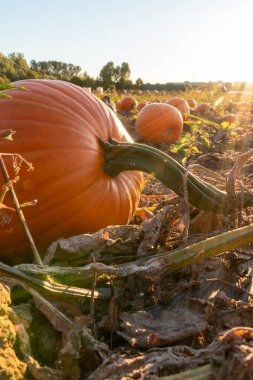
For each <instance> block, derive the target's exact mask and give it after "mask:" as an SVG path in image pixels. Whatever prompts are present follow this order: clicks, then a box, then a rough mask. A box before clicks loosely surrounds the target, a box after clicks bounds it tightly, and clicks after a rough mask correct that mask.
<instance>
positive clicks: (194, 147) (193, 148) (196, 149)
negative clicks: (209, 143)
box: [192, 146, 201, 153]
mask: <svg viewBox="0 0 253 380" xmlns="http://www.w3.org/2000/svg"><path fill="white" fill-rule="evenodd" d="M192 151H193V152H195V153H201V152H200V150H198V148H197V147H196V146H193V147H192Z"/></svg>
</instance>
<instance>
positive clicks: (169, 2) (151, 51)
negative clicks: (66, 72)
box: [0, 0, 253, 83]
mask: <svg viewBox="0 0 253 380" xmlns="http://www.w3.org/2000/svg"><path fill="white" fill-rule="evenodd" d="M252 20H253V0H238V1H237V0H127V1H122V0H89V1H88V0H43V1H42V0H7V1H4V0H2V1H1V44H0V52H1V53H3V54H5V55H8V54H9V53H11V52H21V53H23V54H24V56H25V58H26V60H27V61H28V62H30V60H31V59H35V60H36V61H40V60H57V61H63V62H66V63H73V64H75V65H79V66H81V68H82V69H83V71H86V72H87V73H88V74H89V75H90V76H92V77H94V78H96V77H97V76H98V75H99V72H100V70H101V68H102V67H103V66H104V65H105V64H106V63H107V62H108V61H113V62H114V64H115V65H120V64H121V63H122V62H128V63H129V65H130V69H131V76H130V79H132V80H133V81H134V80H136V79H137V78H141V79H142V80H143V81H144V82H151V83H156V82H160V83H166V82H176V81H187V80H189V81H217V80H224V81H253V48H252V37H253V21H252Z"/></svg>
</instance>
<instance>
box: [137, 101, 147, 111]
mask: <svg viewBox="0 0 253 380" xmlns="http://www.w3.org/2000/svg"><path fill="white" fill-rule="evenodd" d="M147 104H148V102H140V103H138V104H137V107H136V108H137V110H138V111H140V110H142V108H143V107H145V106H146V105H147Z"/></svg>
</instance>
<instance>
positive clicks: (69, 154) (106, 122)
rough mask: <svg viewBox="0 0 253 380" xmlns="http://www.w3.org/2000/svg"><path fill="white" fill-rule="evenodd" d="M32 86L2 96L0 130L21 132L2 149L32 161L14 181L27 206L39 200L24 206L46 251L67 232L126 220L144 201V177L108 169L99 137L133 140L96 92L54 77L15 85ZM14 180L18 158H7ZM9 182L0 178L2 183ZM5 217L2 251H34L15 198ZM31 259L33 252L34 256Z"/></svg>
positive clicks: (0, 218) (0, 228)
mask: <svg viewBox="0 0 253 380" xmlns="http://www.w3.org/2000/svg"><path fill="white" fill-rule="evenodd" d="M15 84H16V85H22V86H25V87H26V88H27V89H28V90H29V92H28V91H22V90H10V91H9V92H8V91H6V93H7V92H8V93H9V94H11V96H12V99H0V113H1V118H0V130H1V129H5V130H6V129H12V130H13V131H15V134H14V136H13V141H6V140H2V139H1V140H0V152H1V153H3V152H6V153H10V152H12V153H13V152H14V153H18V154H20V155H22V157H23V158H24V159H26V160H27V161H29V162H31V163H32V164H33V166H34V171H32V172H28V171H27V170H26V168H25V165H22V167H21V170H20V172H19V177H20V178H19V180H18V182H17V183H16V184H15V185H14V189H15V191H16V195H17V197H18V200H19V202H20V204H22V203H24V202H27V201H31V200H33V199H37V200H38V204H37V205H36V206H34V207H27V208H25V209H24V210H23V212H24V215H25V218H26V221H27V224H28V227H29V229H30V231H31V234H32V236H33V238H34V241H35V244H36V246H37V248H38V249H39V250H41V249H44V248H46V247H47V246H48V245H49V244H50V243H51V242H53V241H55V240H56V239H59V238H61V237H69V236H73V235H77V234H82V233H87V232H93V231H96V230H98V229H100V228H103V227H105V226H108V225H117V224H126V223H128V222H129V220H130V219H131V218H132V216H133V214H134V212H135V209H136V207H137V205H138V201H139V197H140V192H141V187H142V174H141V173H140V172H136V171H133V172H132V171H127V172H124V173H120V174H119V175H118V176H116V177H115V178H112V177H111V176H109V175H108V174H106V173H104V171H103V166H104V154H103V148H102V146H101V145H100V144H99V142H98V139H97V137H100V138H101V139H103V140H105V141H107V140H108V139H109V137H112V138H114V139H116V140H119V141H123V142H132V139H131V137H130V136H129V135H128V133H127V132H126V130H125V129H124V127H123V125H122V124H121V122H120V121H119V119H118V118H117V116H116V115H115V114H114V113H113V112H112V111H111V110H110V109H109V108H108V107H107V106H106V105H105V104H104V103H103V102H102V101H101V100H99V99H98V98H96V97H95V96H94V95H92V94H90V93H88V92H87V91H83V90H82V89H81V88H80V87H78V86H75V85H73V84H71V83H67V82H63V81H56V80H55V81H54V80H39V79H38V80H36V79H33V80H23V81H18V82H15ZM4 162H5V165H6V167H7V169H8V172H9V175H10V177H11V178H13V177H14V174H13V169H12V160H11V159H10V158H9V159H8V158H7V157H6V156H4ZM3 184H4V181H3V179H2V178H1V176H0V188H2V186H3ZM4 204H5V205H6V206H7V208H4V209H2V210H1V214H0V256H1V257H11V256H13V257H17V256H20V257H21V256H22V257H27V256H29V255H31V253H30V252H31V250H30V248H29V245H28V242H27V238H26V236H25V234H24V232H23V229H22V226H21V223H20V222H19V220H18V218H17V216H16V215H15V213H14V214H13V211H8V207H12V208H13V207H14V206H13V204H12V201H11V199H10V195H9V194H7V196H6V197H5V199H4ZM30 257H31V256H30Z"/></svg>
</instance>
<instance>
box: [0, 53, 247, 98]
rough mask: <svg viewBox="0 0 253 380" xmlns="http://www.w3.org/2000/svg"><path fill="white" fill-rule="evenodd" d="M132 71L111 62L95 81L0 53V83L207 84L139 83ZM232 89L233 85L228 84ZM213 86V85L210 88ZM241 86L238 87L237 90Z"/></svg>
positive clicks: (73, 70)
mask: <svg viewBox="0 0 253 380" xmlns="http://www.w3.org/2000/svg"><path fill="white" fill-rule="evenodd" d="M130 75H131V70H130V67H129V64H128V63H127V62H123V63H122V64H121V65H115V64H114V62H112V61H109V62H108V63H107V64H106V65H105V66H103V67H102V69H101V70H100V73H99V76H98V77H97V78H92V77H91V76H90V75H88V73H87V72H83V70H82V68H81V67H80V66H76V65H73V64H72V63H65V62H61V61H35V60H34V59H33V60H31V62H29V63H28V62H27V61H26V59H25V57H24V55H23V54H22V53H11V54H9V55H8V56H5V55H4V54H2V53H0V83H1V82H2V83H4V82H14V81H16V80H20V79H27V78H47V79H60V80H65V81H68V82H71V83H74V84H76V85H78V86H81V87H91V88H92V89H95V88H97V87H103V88H104V89H105V90H107V89H112V90H113V89H115V90H117V91H119V90H123V89H126V90H151V91H152V90H157V91H167V90H169V91H170V90H186V89H189V88H191V87H199V86H203V85H206V84H204V83H190V82H183V83H155V84H153V83H144V82H143V80H142V79H141V78H138V79H137V80H136V81H134V82H133V81H132V80H131V79H130ZM225 85H226V87H227V88H228V89H229V88H230V85H231V83H226V84H225ZM243 86H244V84H243V83H242V84H241V85H240V84H239V83H238V84H237V88H236V89H241V88H240V87H242V88H243ZM209 87H211V85H209ZM238 87H239V88H238Z"/></svg>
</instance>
